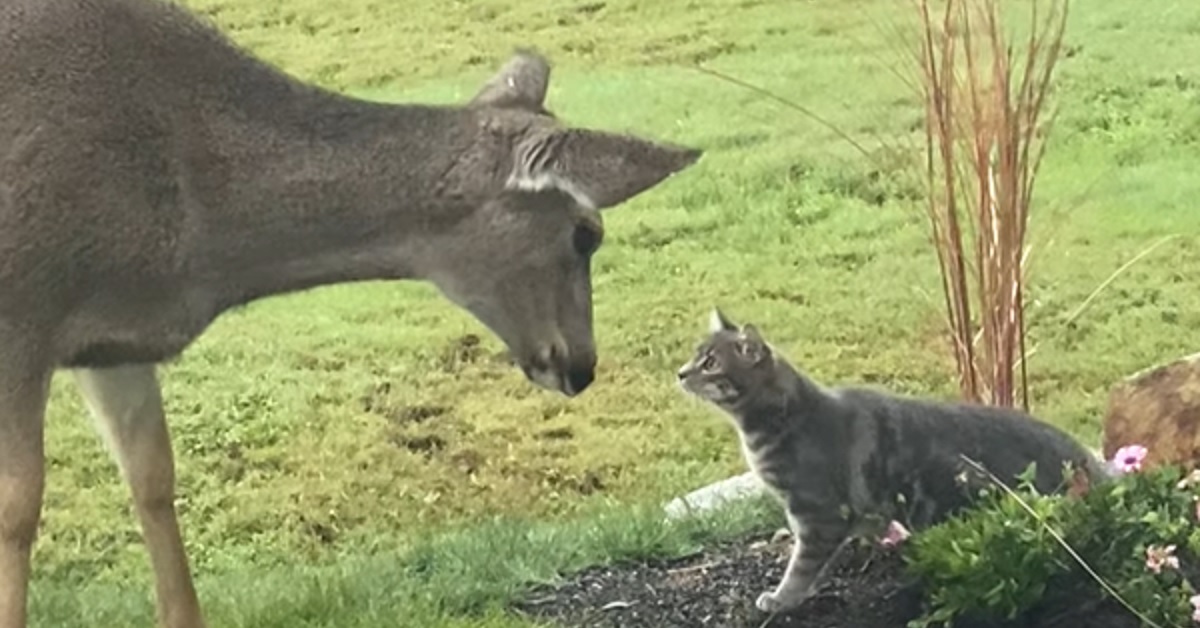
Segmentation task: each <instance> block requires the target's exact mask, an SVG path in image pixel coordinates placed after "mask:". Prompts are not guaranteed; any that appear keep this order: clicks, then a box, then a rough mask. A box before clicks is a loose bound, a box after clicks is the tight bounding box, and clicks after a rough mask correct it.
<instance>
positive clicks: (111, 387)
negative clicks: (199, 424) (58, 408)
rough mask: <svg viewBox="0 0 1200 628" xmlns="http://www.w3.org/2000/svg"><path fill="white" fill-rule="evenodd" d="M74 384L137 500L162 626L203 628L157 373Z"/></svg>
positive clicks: (114, 374) (79, 376)
mask: <svg viewBox="0 0 1200 628" xmlns="http://www.w3.org/2000/svg"><path fill="white" fill-rule="evenodd" d="M75 378H76V381H77V382H78V384H79V387H80V390H81V391H82V392H83V397H84V399H85V401H86V402H87V405H88V408H89V409H90V410H91V411H92V415H93V416H94V417H95V419H96V422H97V425H98V428H99V429H100V432H101V433H102V434H103V436H104V438H105V440H106V442H107V443H108V445H109V447H110V448H111V449H112V451H113V454H114V456H115V457H116V459H117V462H118V464H119V465H120V467H121V473H122V475H123V476H124V477H125V481H126V483H128V484H129V488H130V491H131V492H132V494H133V501H134V505H135V508H136V509H137V514H138V519H139V520H140V521H141V524H142V534H143V536H144V537H145V541H146V548H147V551H148V552H149V554H150V562H151V564H152V565H153V569H154V580H155V590H156V594H157V598H158V615H159V622H160V623H161V625H163V626H165V627H166V628H202V627H203V626H204V621H203V619H202V617H201V614H200V605H199V602H198V601H197V599H196V590H195V587H194V586H193V584H192V577H191V573H190V570H189V568H188V560H187V555H186V554H185V552H184V546H183V539H182V537H181V534H180V531H179V522H178V519H177V517H176V514H175V504H174V501H175V463H174V459H173V455H172V452H171V441H170V437H169V434H168V431H167V425H166V421H165V419H164V415H163V404H162V392H161V389H160V387H159V383H158V378H157V377H156V375H155V367H154V366H153V365H132V366H121V367H115V368H105V369H81V370H77V371H75Z"/></svg>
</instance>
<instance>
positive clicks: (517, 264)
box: [429, 51, 700, 396]
mask: <svg viewBox="0 0 1200 628" xmlns="http://www.w3.org/2000/svg"><path fill="white" fill-rule="evenodd" d="M549 76H550V67H549V64H548V63H547V62H546V61H545V59H543V58H542V57H541V56H539V55H537V54H535V53H532V52H525V51H522V52H519V53H518V54H517V55H516V56H514V57H513V59H512V60H510V61H509V62H508V63H507V64H506V65H505V66H504V67H503V68H502V69H501V70H500V71H499V72H498V73H497V74H496V75H495V76H494V77H492V78H491V79H490V80H489V81H488V82H487V83H486V84H485V85H484V87H483V88H482V89H481V90H480V92H479V93H478V94H477V95H476V96H475V97H474V99H472V100H471V102H470V103H469V104H468V105H467V111H468V112H469V116H470V118H471V120H472V121H473V123H474V124H475V125H476V126H477V132H476V134H475V135H476V137H475V139H474V140H472V143H471V145H472V148H471V149H470V150H469V151H468V152H467V153H466V154H464V155H462V156H460V157H459V158H458V159H457V162H456V166H455V167H454V169H453V170H454V171H453V172H451V173H449V174H448V175H447V180H448V181H450V182H451V185H452V187H454V188H457V189H459V190H461V194H462V196H463V197H465V198H469V199H471V203H472V205H474V206H476V207H475V208H474V209H473V210H472V211H471V213H470V215H469V216H468V217H466V218H465V219H463V220H462V221H460V222H458V223H457V224H456V225H455V226H454V227H453V228H452V234H451V236H452V238H453V239H452V240H447V241H445V244H446V246H447V248H452V249H453V253H452V255H450V254H449V253H447V254H445V255H444V256H441V259H440V262H439V263H437V264H436V267H435V268H434V269H433V272H430V273H429V278H430V279H431V280H433V282H434V283H435V284H436V285H437V286H438V287H439V288H440V289H441V290H442V292H443V293H445V294H446V295H447V296H448V297H449V298H450V299H451V300H453V301H454V302H456V303H458V304H459V305H461V306H463V307H464V308H466V309H467V310H468V311H470V312H471V313H472V314H473V315H474V316H475V317H476V318H478V319H479V320H480V321H481V322H482V323H483V324H484V325H486V326H487V327H488V328H489V329H491V330H492V331H493V332H495V333H496V334H497V335H498V336H499V337H500V338H501V339H502V340H503V341H504V342H505V344H506V345H508V348H509V350H510V352H511V353H512V355H513V357H514V358H515V359H516V361H517V363H518V364H519V365H520V367H521V369H522V370H523V371H524V373H525V375H526V376H527V377H528V378H529V379H530V380H531V381H533V382H534V383H536V384H538V385H540V386H542V387H545V388H548V389H551V390H557V391H559V392H561V393H563V394H565V395H568V396H574V395H577V394H579V393H580V392H582V391H583V390H584V389H585V388H587V387H588V385H589V384H590V383H591V382H592V379H593V377H594V371H595V366H596V348H595V343H594V339H593V334H592V286H591V259H592V255H593V254H594V253H595V252H596V249H597V248H599V247H600V244H601V242H602V241H603V239H604V237H603V236H604V227H603V221H602V220H601V214H600V212H601V210H604V209H606V208H610V207H613V206H615V205H618V204H620V203H622V202H624V201H626V200H627V199H629V198H631V197H633V196H635V195H637V194H639V193H641V192H643V191H645V190H647V189H649V188H651V187H653V186H655V185H656V184H658V183H659V182H661V181H662V180H663V179H665V178H667V177H668V176H670V175H672V174H674V173H676V172H678V171H680V170H683V169H684V168H687V167H688V166H690V165H692V164H693V163H695V161H696V160H697V159H698V158H699V157H700V151H699V150H695V149H690V148H684V147H679V146H672V145H666V144H661V143H656V142H650V141H647V140H643V139H638V138H635V137H631V136H628V135H620V134H613V133H605V132H599V131H592V130H585V129H568V128H565V127H563V126H562V125H561V124H559V122H558V121H557V120H556V119H555V118H554V116H553V115H551V114H550V113H549V112H547V111H546V109H545V108H544V107H543V100H544V98H545V95H546V86H547V83H548V81H549ZM430 246H434V244H432V243H431V244H430Z"/></svg>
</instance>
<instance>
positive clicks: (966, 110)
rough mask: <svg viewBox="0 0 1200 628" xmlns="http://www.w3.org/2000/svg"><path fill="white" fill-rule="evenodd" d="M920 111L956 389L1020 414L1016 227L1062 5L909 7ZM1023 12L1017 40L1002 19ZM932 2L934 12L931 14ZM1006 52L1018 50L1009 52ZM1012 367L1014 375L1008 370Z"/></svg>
mask: <svg viewBox="0 0 1200 628" xmlns="http://www.w3.org/2000/svg"><path fill="white" fill-rule="evenodd" d="M913 2H914V4H915V7H916V9H917V12H918V15H919V18H920V32H921V41H920V49H919V55H918V56H917V60H918V61H919V63H920V67H921V79H922V80H921V91H922V96H923V101H924V105H925V144H926V164H925V175H926V176H925V179H926V184H927V186H928V202H927V205H926V209H927V212H928V218H929V221H930V227H931V235H932V238H933V244H934V246H935V248H936V250H937V258H938V265H939V267H940V270H941V277H942V287H943V292H944V295H945V307H946V317H947V322H948V323H949V327H950V330H951V336H952V338H953V345H954V346H953V348H954V355H955V360H956V364H957V369H958V376H959V386H960V389H961V393H962V395H963V397H965V398H966V399H968V400H970V401H975V402H983V403H990V404H994V405H1003V406H1012V405H1014V402H1015V400H1016V393H1017V391H1018V388H1019V390H1020V393H1021V403H1022V405H1023V406H1025V407H1028V389H1027V386H1026V374H1025V367H1024V360H1023V359H1022V357H1023V356H1024V354H1025V320H1024V302H1023V296H1024V289H1023V288H1024V282H1025V275H1026V262H1027V252H1028V251H1027V248H1026V244H1025V241H1026V238H1025V234H1026V229H1027V226H1028V222H1029V210H1030V205H1031V203H1032V193H1033V184H1034V180H1035V179H1036V176H1037V172H1038V166H1039V164H1040V163H1041V159H1042V155H1043V153H1044V149H1045V133H1044V129H1043V128H1042V125H1043V117H1044V111H1045V110H1046V109H1047V106H1046V98H1047V94H1048V93H1049V90H1050V85H1051V77H1052V74H1053V70H1054V66H1055V62H1056V61H1057V60H1058V58H1059V55H1060V53H1061V50H1062V41H1063V34H1064V30H1065V26H1066V17H1067V0H1016V1H1013V0H1006V1H1004V2H1003V4H1004V10H1002V8H1001V4H1002V0H913ZM1022 3H1023V4H1027V5H1029V6H1030V14H1031V15H1030V22H1029V33H1028V35H1027V36H1026V37H1025V38H1024V41H1023V42H1022V43H1021V44H1019V45H1014V43H1013V40H1014V39H1016V38H1015V37H1012V36H1011V35H1009V34H1008V33H1007V32H1006V30H1005V24H1004V12H1005V10H1011V9H1012V8H1013V6H1014V5H1017V4H1022ZM935 5H936V7H935ZM1014 49H1016V51H1014ZM1018 371H1019V373H1018Z"/></svg>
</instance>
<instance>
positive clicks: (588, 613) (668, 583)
mask: <svg viewBox="0 0 1200 628" xmlns="http://www.w3.org/2000/svg"><path fill="white" fill-rule="evenodd" d="M790 547H791V539H790V538H786V537H785V538H777V539H774V540H771V539H768V538H753V539H749V540H743V541H740V542H736V543H727V544H723V545H719V546H716V547H713V548H710V549H708V550H705V551H703V552H700V553H697V554H695V555H692V556H686V557H683V558H677V559H672V560H661V561H649V562H643V563H631V564H623V565H612V566H605V567H593V568H590V569H587V570H585V571H582V572H580V573H577V574H575V575H574V576H573V577H571V578H570V579H569V580H568V581H567V582H566V583H565V584H563V585H561V586H559V587H556V588H555V587H545V586H543V587H539V588H536V589H534V590H533V591H532V592H530V593H529V594H528V595H527V596H526V597H525V598H524V599H523V600H522V601H521V602H519V603H518V604H517V605H516V609H515V610H517V611H518V612H521V613H524V614H526V615H529V616H532V617H535V618H537V619H540V620H543V621H552V622H554V623H556V624H558V625H561V626H564V627H571V628H697V627H704V626H712V627H719V628H905V625H906V624H907V622H908V621H910V620H912V619H916V618H917V617H919V616H920V614H921V610H922V602H923V594H922V591H921V590H920V586H919V584H918V583H917V582H915V581H914V580H912V579H911V578H909V577H907V576H906V575H905V574H904V564H903V561H902V559H901V557H900V555H899V553H898V552H896V551H894V550H892V551H889V550H885V549H882V548H879V547H877V546H871V545H866V544H853V545H850V546H847V548H846V549H845V551H843V552H842V554H841V555H840V556H839V558H838V560H837V562H836V563H835V564H834V565H832V566H831V569H830V572H829V575H828V576H827V578H826V579H825V582H824V584H823V585H821V586H820V587H819V588H818V591H817V593H816V594H815V595H814V596H813V597H812V598H810V599H809V600H808V601H806V602H805V603H804V604H803V605H802V606H801V607H800V608H798V609H796V610H795V611H792V612H791V613H788V614H779V615H775V616H771V615H769V614H767V613H763V612H761V611H759V610H758V609H757V608H755V606H754V600H755V599H757V598H758V595H759V594H760V593H762V592H763V591H767V590H770V589H771V588H773V587H774V586H775V585H776V584H777V583H778V582H779V579H780V578H781V577H782V576H783V570H784V567H785V566H786V565H787V556H788V551H789V550H790ZM1082 596H1083V597H1085V598H1086V599H1079V598H1080V597H1081V595H1073V596H1070V597H1068V598H1065V599H1053V600H1048V601H1047V603H1046V604H1044V605H1043V606H1042V607H1039V608H1038V609H1035V610H1034V611H1033V612H1031V613H1029V614H1028V615H1027V616H1024V617H1019V618H1017V619H1015V620H1011V621H1005V622H995V621H962V620H956V621H955V626H956V628H1138V625H1139V623H1138V621H1137V620H1135V619H1134V618H1133V617H1131V616H1130V615H1129V614H1128V613H1127V612H1126V611H1125V610H1124V609H1122V608H1120V607H1119V606H1116V605H1115V604H1114V603H1106V602H1101V601H1100V600H1099V598H1098V596H1094V595H1092V594H1091V593H1090V592H1084V593H1083V594H1082Z"/></svg>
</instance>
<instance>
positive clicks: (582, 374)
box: [567, 366, 596, 395]
mask: <svg viewBox="0 0 1200 628" xmlns="http://www.w3.org/2000/svg"><path fill="white" fill-rule="evenodd" d="M595 379H596V371H595V369H593V368H592V367H590V366H584V367H574V368H572V369H571V370H569V371H567V384H568V385H569V386H570V387H571V391H570V392H571V394H573V395H578V394H579V393H581V392H583V391H584V390H585V389H586V388H587V387H588V386H590V385H591V384H592V381H594V380H595Z"/></svg>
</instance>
